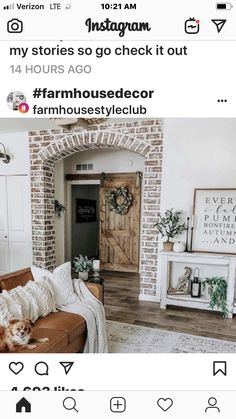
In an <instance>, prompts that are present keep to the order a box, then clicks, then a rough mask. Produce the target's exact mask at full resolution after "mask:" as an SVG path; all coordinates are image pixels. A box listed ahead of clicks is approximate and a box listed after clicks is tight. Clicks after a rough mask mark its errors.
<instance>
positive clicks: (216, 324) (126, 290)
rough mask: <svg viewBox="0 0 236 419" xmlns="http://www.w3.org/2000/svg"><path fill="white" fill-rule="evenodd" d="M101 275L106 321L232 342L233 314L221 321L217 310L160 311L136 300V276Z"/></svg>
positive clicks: (234, 334)
mask: <svg viewBox="0 0 236 419" xmlns="http://www.w3.org/2000/svg"><path fill="white" fill-rule="evenodd" d="M101 277H102V278H104V280H105V283H104V287H105V311H106V317H107V319H108V320H114V321H118V322H124V323H130V324H134V325H141V326H146V327H156V328H160V329H165V330H171V331H174V332H181V333H189V334H192V335H198V336H207V337H211V338H217V339H225V340H230V341H236V316H235V317H234V318H233V319H227V320H224V319H222V318H221V316H220V314H219V313H215V312H208V311H203V310H195V309H185V308H179V307H168V309H167V310H161V309H160V307H159V304H158V303H152V302H146V301H139V298H138V297H139V275H137V274H128V273H121V272H108V271H103V272H102V273H101Z"/></svg>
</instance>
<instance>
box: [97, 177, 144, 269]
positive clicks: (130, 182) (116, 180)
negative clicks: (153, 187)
mask: <svg viewBox="0 0 236 419" xmlns="http://www.w3.org/2000/svg"><path fill="white" fill-rule="evenodd" d="M121 186H126V187H127V188H128V191H129V193H131V194H132V196H133V203H132V205H131V207H130V208H129V211H128V213H127V214H126V215H120V214H117V213H116V212H115V211H111V210H110V208H109V205H108V200H107V193H108V192H109V191H111V190H114V189H116V188H119V187H121ZM119 199H120V200H121V201H122V198H119ZM140 200H141V176H140V173H139V172H138V173H119V174H106V175H105V177H104V180H103V182H102V184H101V188H100V260H101V269H105V270H113V271H123V272H138V271H139V240H140ZM121 201H119V200H118V202H121Z"/></svg>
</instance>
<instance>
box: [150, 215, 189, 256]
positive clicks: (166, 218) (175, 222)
mask: <svg viewBox="0 0 236 419" xmlns="http://www.w3.org/2000/svg"><path fill="white" fill-rule="evenodd" d="M182 214H183V211H174V210H173V208H171V209H170V210H166V212H165V213H164V215H163V216H161V215H159V219H158V221H157V223H156V224H155V227H156V228H157V231H158V233H159V234H161V237H166V239H167V240H166V241H164V242H163V249H164V251H165V252H171V251H172V250H173V245H174V243H173V242H171V241H170V239H173V238H174V237H176V236H179V235H180V234H181V233H182V232H183V231H184V230H186V227H185V223H181V216H182Z"/></svg>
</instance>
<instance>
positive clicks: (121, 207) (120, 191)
mask: <svg viewBox="0 0 236 419" xmlns="http://www.w3.org/2000/svg"><path fill="white" fill-rule="evenodd" d="M106 197H107V203H108V206H109V210H110V211H114V212H115V213H116V214H120V215H126V214H127V213H128V211H129V209H130V207H131V205H132V203H133V195H132V193H130V192H129V190H128V188H127V186H121V187H120V188H115V189H111V190H110V191H109V192H107V194H106ZM120 197H122V198H123V201H122V202H121V203H120V204H119V203H118V198H120Z"/></svg>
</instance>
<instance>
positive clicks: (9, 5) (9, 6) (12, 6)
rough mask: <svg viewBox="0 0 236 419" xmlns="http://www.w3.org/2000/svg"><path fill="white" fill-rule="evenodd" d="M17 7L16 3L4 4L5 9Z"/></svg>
mask: <svg viewBox="0 0 236 419" xmlns="http://www.w3.org/2000/svg"><path fill="white" fill-rule="evenodd" d="M14 7H15V5H14V3H12V4H8V5H7V6H3V10H13V9H14Z"/></svg>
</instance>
